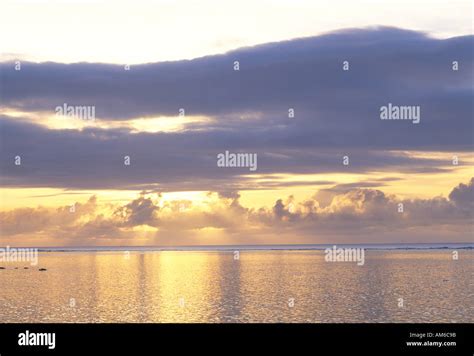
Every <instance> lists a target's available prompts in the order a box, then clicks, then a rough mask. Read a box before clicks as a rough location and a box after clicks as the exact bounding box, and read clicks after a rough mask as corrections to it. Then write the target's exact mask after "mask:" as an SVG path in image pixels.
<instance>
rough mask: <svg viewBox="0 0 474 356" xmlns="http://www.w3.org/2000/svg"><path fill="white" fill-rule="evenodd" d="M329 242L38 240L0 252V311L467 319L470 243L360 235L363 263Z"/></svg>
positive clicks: (142, 318) (36, 317) (53, 316)
mask: <svg viewBox="0 0 474 356" xmlns="http://www.w3.org/2000/svg"><path fill="white" fill-rule="evenodd" d="M327 247H330V245H303V246H222V247H210V246H207V247H194V248H184V247H180V248H156V247H140V248H131V247H116V248H110V247H103V248H97V247H94V248H85V247H75V248H43V249H41V252H39V257H38V264H37V265H35V266H32V265H30V264H28V263H27V262H0V267H3V269H0V285H1V293H0V320H1V322H3V323H25V322H32V323H38V322H40V323H41V322H61V323H62V322H64V323H71V322H94V323H96V322H98V323H100V322H112V323H116V322H117V323H123V322H125V323H127V322H143V323H170V322H173V323H174V322H179V323H229V322H231V323H248V322H264V323H293V322H302V323H332V322H334V323H358V322H362V323H364V322H375V323H389V322H395V323H397V322H409V323H416V322H428V323H430V322H446V323H460V322H468V323H472V322H474V282H473V276H474V273H473V272H474V250H473V246H472V244H430V245H390V246H387V245H366V246H364V248H365V249H366V250H365V261H364V264H363V265H357V264H356V263H355V262H350V261H347V262H327V261H326V259H325V251H324V249H325V248H327ZM345 247H348V245H346V246H345ZM359 247H360V246H359ZM454 252H455V254H456V257H454V255H455V254H454ZM25 268H27V269H25ZM40 268H42V269H46V270H45V271H40V270H39V269H40Z"/></svg>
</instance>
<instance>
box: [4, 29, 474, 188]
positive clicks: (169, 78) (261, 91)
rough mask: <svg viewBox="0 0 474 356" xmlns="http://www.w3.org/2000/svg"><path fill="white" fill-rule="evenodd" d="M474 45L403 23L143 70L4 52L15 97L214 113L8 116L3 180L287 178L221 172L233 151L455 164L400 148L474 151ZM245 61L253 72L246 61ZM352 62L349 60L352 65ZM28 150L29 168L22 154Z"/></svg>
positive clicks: (281, 161)
mask: <svg viewBox="0 0 474 356" xmlns="http://www.w3.org/2000/svg"><path fill="white" fill-rule="evenodd" d="M473 44H474V36H464V37H456V38H451V39H446V40H439V39H433V38H430V37H427V36H425V35H424V34H422V33H417V32H413V31H406V30H401V29H395V28H377V29H365V30H360V29H351V30H345V31H338V32H335V33H331V34H327V35H322V36H317V37H311V38H303V39H296V40H292V41H285V42H278V43H271V44H266V45H261V46H256V47H248V48H243V49H239V50H236V51H232V52H229V53H226V54H223V55H217V56H209V57H203V58H198V59H195V60H188V61H177V62H164V63H153V64H143V65H136V66H132V69H131V70H130V71H125V70H123V67H122V66H117V65H106V64H93V63H78V64H68V65H66V64H58V63H40V64H35V63H23V65H22V70H21V71H14V70H13V65H12V63H6V62H5V63H0V75H1V84H2V87H1V97H2V102H3V103H2V105H3V106H5V107H10V108H15V109H19V110H23V111H37V110H46V111H51V112H52V111H53V110H54V107H56V106H57V105H61V104H62V103H64V102H66V103H68V104H70V105H95V106H96V113H97V115H98V116H99V118H98V119H99V120H117V119H121V120H122V119H130V118H135V117H138V116H153V117H156V116H160V115H176V116H177V113H178V109H179V108H185V109H186V113H187V115H206V116H209V117H211V118H212V121H211V122H209V123H206V124H203V123H199V124H189V125H187V126H186V130H185V131H183V132H179V133H155V134H151V133H137V134H131V133H130V132H129V131H128V130H127V129H108V130H103V129H99V128H87V129H83V130H82V131H79V130H49V129H46V128H44V127H41V126H37V125H33V124H32V123H31V122H24V121H20V120H17V119H12V118H8V117H5V116H4V117H2V118H0V125H1V126H0V131H1V152H2V156H1V162H0V169H1V178H2V184H3V185H4V186H55V187H65V188H117V189H119V188H120V189H160V190H196V189H200V190H221V189H220V188H224V189H230V190H240V189H242V188H244V187H248V188H249V189H266V188H272V187H273V183H272V182H267V184H266V185H265V184H260V185H256V184H255V183H252V182H251V180H250V179H247V180H246V179H244V178H242V177H241V175H246V174H249V172H248V170H247V171H246V170H245V169H240V170H239V169H233V170H229V169H218V168H217V167H216V155H217V154H218V153H220V152H224V151H225V150H231V151H240V152H251V153H257V154H258V171H257V173H259V174H272V173H301V174H306V173H325V172H348V171H349V172H367V171H373V170H377V171H389V170H394V169H396V170H397V171H398V172H411V173H423V172H427V173H430V172H432V173H437V172H444V168H443V165H445V164H446V162H443V161H440V160H437V159H420V158H417V159H414V158H412V157H409V156H406V155H404V154H402V153H394V152H392V151H393V150H434V151H456V152H461V151H471V150H472V132H473V127H472V116H473V107H472V100H473V85H472V83H473V74H472V73H473V63H474V61H473V54H472V46H473ZM236 60H238V61H239V62H240V71H234V70H233V62H234V61H236ZM344 60H348V61H349V62H350V70H349V71H343V70H342V62H343V61H344ZM453 60H457V61H459V70H458V71H453V70H452V69H451V63H452V61H453ZM389 102H391V103H394V104H396V105H419V106H420V107H421V122H420V123H419V124H413V123H411V122H409V121H387V120H380V119H379V108H380V106H382V105H386V104H388V103H389ZM289 108H294V109H295V114H296V117H295V118H293V119H290V118H288V109H289ZM38 120H40V119H38ZM176 120H179V118H178V117H176ZM38 123H39V121H38ZM16 155H21V157H22V162H23V163H22V166H21V167H17V166H14V165H13V164H12V162H13V157H15V156H16ZM125 155H129V156H130V157H131V160H132V163H131V166H129V167H124V165H123V156H125ZM343 155H349V156H350V166H349V167H344V166H342V164H340V162H341V160H342V156H343ZM286 184H289V185H291V184H292V183H286ZM293 184H294V185H297V184H298V183H296V182H294V183H293Z"/></svg>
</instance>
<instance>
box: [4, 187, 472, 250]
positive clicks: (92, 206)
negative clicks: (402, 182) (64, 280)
mask: <svg viewBox="0 0 474 356" xmlns="http://www.w3.org/2000/svg"><path fill="white" fill-rule="evenodd" d="M472 183H473V179H471V181H470V182H469V184H467V185H466V184H460V185H459V186H457V187H455V188H454V189H453V190H452V192H451V194H450V198H449V199H447V198H443V197H434V198H431V199H399V198H398V197H396V196H394V195H386V194H385V193H384V192H382V191H380V190H376V189H352V190H349V191H346V192H343V193H339V194H337V195H335V196H334V197H333V198H332V200H331V202H330V203H329V204H328V205H326V206H322V205H320V204H319V201H318V200H317V198H316V195H314V196H313V197H311V198H308V199H307V200H305V201H302V202H296V201H295V199H294V198H293V197H292V196H290V197H288V198H286V199H284V198H281V199H277V200H276V201H275V203H274V205H273V207H271V208H266V207H261V208H247V207H244V206H242V205H241V203H240V202H239V195H238V194H237V193H231V192H228V193H225V194H222V193H221V194H215V193H210V194H209V199H208V200H207V201H206V202H205V203H203V204H200V205H196V206H193V203H192V202H189V201H187V202H186V201H164V200H163V199H162V197H161V196H160V195H159V194H156V193H147V192H142V193H141V194H140V195H139V196H138V197H137V198H136V199H134V200H132V201H130V202H129V203H127V204H124V205H121V206H106V207H102V206H100V204H98V202H97V200H96V199H95V197H91V198H90V200H89V201H88V202H87V203H85V204H83V205H81V204H77V205H76V206H77V209H76V211H75V212H74V213H71V212H70V210H69V208H68V207H62V208H57V209H52V208H43V207H38V208H36V209H15V210H12V211H7V212H0V224H1V226H2V232H1V241H2V243H7V242H10V243H11V241H15V240H17V238H18V237H22V238H25V237H27V238H28V239H29V241H31V240H33V241H35V242H36V243H37V244H41V243H42V241H41V236H48V237H52V238H53V239H56V244H72V245H83V244H91V241H93V242H94V243H95V244H99V245H100V243H101V241H106V240H114V239H125V240H126V242H127V243H128V244H132V245H133V244H137V243H145V244H159V243H166V244H171V245H182V244H186V243H189V242H190V237H191V236H192V239H191V241H192V242H193V243H194V244H206V243H208V240H206V239H205V237H203V235H199V233H200V232H203V231H208V230H209V229H214V230H216V231H218V233H217V235H216V236H218V238H217V239H216V240H214V243H216V244H219V243H220V244H225V243H234V244H239V243H248V242H249V241H253V242H254V243H255V241H260V242H261V243H267V244H271V243H331V242H338V243H339V242H345V243H351V242H352V243H364V242H371V243H373V242H379V243H390V242H392V243H394V242H440V241H443V242H462V241H470V239H471V238H472V235H471V234H472V219H473V218H474V214H473V210H472V209H467V208H466V202H469V203H468V204H472V200H469V199H470V198H472V194H473V184H472ZM400 207H402V209H401V210H400ZM144 227H145V228H144ZM137 228H138V230H137ZM140 229H141V230H142V233H141V232H140ZM143 231H144V232H143ZM33 236H35V238H33ZM143 236H146V239H145V240H143V239H142V238H143ZM204 236H205V235H204ZM224 236H225V238H224ZM229 236H230V238H229ZM17 241H19V240H17Z"/></svg>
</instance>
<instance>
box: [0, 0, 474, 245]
mask: <svg viewBox="0 0 474 356" xmlns="http://www.w3.org/2000/svg"><path fill="white" fill-rule="evenodd" d="M0 13H1V14H2V15H0V16H1V21H0V36H1V37H0V43H2V48H1V51H2V52H1V54H0V59H1V61H0V75H1V77H0V99H1V107H0V153H1V156H0V181H1V188H0V226H1V228H0V244H1V245H7V244H9V245H17V246H22V245H23V246H69V245H71V246H80V245H88V246H90V245H101V246H105V245H121V246H123V245H212V244H216V245H225V244H278V243H283V244H291V243H410V242H413V243H419V242H472V240H473V225H472V222H473V211H474V210H473V208H474V206H473V204H474V180H473V177H474V174H473V173H474V172H473V163H474V157H473V155H472V153H473V133H474V131H473V69H474V68H473V65H474V58H473V45H474V36H473V33H472V4H471V2H470V1H452V2H448V3H446V2H444V1H429V2H427V1H410V2H408V1H406V2H405V1H402V2H400V1H331V2H330V3H328V2H322V1H280V0H275V1H271V2H270V1H242V2H238V3H231V2H227V1H200V2H194V1H167V0H166V1H165V0H163V1H141V2H140V1H139V2H137V1H115V2H111V1H105V0H104V1H79V0H75V1H66V0H55V1H43V0H41V1H39V0H38V1H33V0H23V1H10V0H6V1H3V2H2V4H1V5H0ZM237 69H238V70H237ZM68 105H69V106H87V107H93V108H94V117H93V118H92V119H91V118H84V117H78V116H77V115H76V116H70V115H67V114H65V113H62V114H58V109H57V108H58V107H63V106H68ZM388 105H394V106H407V107H408V106H409V107H414V108H415V107H417V108H419V110H420V117H419V122H418V123H415V122H414V120H409V119H407V120H382V119H381V116H380V112H381V108H382V107H388ZM226 151H228V152H230V153H247V154H252V155H256V157H257V162H258V165H257V167H256V169H255V170H251V169H249V167H220V166H219V165H218V164H217V157H218V155H219V154H223V153H225V152H226ZM125 161H127V162H128V164H126V163H125Z"/></svg>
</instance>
